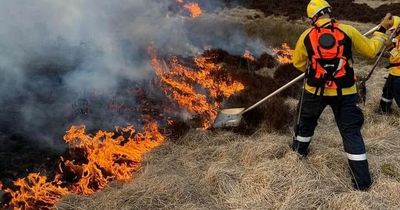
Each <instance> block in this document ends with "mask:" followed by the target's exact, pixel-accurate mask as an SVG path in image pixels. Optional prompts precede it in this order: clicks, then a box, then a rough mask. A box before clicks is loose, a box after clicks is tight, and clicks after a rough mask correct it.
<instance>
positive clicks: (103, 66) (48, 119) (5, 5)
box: [0, 0, 264, 147]
mask: <svg viewBox="0 0 400 210" xmlns="http://www.w3.org/2000/svg"><path fill="white" fill-rule="evenodd" d="M199 3H200V5H202V6H203V8H204V9H205V10H206V12H207V11H208V12H210V13H212V12H218V10H219V9H220V8H222V6H223V2H220V1H212V0H209V1H205V0H203V1H200V2H199ZM150 45H154V46H155V47H156V48H157V49H159V50H160V52H163V53H171V52H173V53H174V54H179V55H186V56H187V55H193V54H195V53H198V52H201V51H202V50H203V49H204V48H205V47H215V48H222V49H224V50H227V51H229V52H231V53H234V54H241V53H242V52H243V51H244V49H250V50H253V52H255V53H256V54H257V52H260V51H261V50H263V48H264V47H263V46H264V45H263V43H261V42H259V41H257V40H252V39H250V38H247V36H246V34H245V33H244V32H242V31H241V30H240V29H238V28H237V27H235V26H234V25H233V24H227V23H224V22H223V21H218V20H212V19H207V18H202V17H199V18H197V19H192V18H190V17H189V16H188V14H187V12H185V11H184V10H183V9H182V8H181V6H180V5H179V4H177V3H176V1H175V0H69V1H54V0H34V1H32V0H3V1H1V2H0V49H1V50H0V73H1V76H0V107H1V110H0V131H1V132H21V133H24V135H25V136H29V137H30V138H32V140H34V142H36V143H37V144H39V145H42V144H43V145H46V146H50V147H58V146H59V145H62V143H61V142H62V141H61V135H62V134H63V133H64V131H65V129H67V128H68V126H69V125H71V124H72V123H76V122H80V121H79V120H77V117H76V115H74V114H73V113H74V107H80V106H86V105H87V104H89V106H90V105H92V104H95V105H97V106H105V105H104V102H101V101H100V100H97V101H96V100H94V99H91V98H90V95H93V94H95V95H96V96H97V97H98V96H100V98H102V97H103V98H108V97H112V96H113V95H115V92H117V91H118V89H119V88H120V86H121V84H123V83H127V82H128V83H135V82H140V81H143V80H148V79H151V78H152V77H153V71H152V69H151V66H150V65H149V62H148V55H147V51H146V49H147V47H148V46H150ZM122 100H130V103H132V104H134V99H133V98H132V99H122ZM94 117H97V119H98V120H99V121H102V122H106V123H109V124H111V125H113V124H114V123H128V122H129V120H128V119H126V118H125V116H119V117H118V119H114V120H110V119H107V116H103V115H101V114H96V116H94ZM80 120H82V119H80ZM89 121H90V120H89ZM85 123H89V124H90V122H86V121H85ZM57 137H58V138H57Z"/></svg>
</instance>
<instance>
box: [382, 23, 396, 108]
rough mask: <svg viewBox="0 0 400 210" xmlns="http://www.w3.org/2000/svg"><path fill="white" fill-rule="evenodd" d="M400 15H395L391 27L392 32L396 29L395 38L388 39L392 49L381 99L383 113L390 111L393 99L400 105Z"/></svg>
mask: <svg viewBox="0 0 400 210" xmlns="http://www.w3.org/2000/svg"><path fill="white" fill-rule="evenodd" d="M399 25H400V17H394V25H393V27H392V28H391V29H390V31H391V32H393V31H396V32H395V33H396V34H395V38H394V39H393V40H388V42H389V44H388V46H389V49H390V48H392V50H391V51H390V57H389V63H390V65H389V66H388V67H387V68H388V69H389V76H388V77H387V78H386V83H385V86H384V87H383V91H382V98H381V101H380V110H381V112H382V113H390V112H391V108H392V104H393V99H394V100H395V101H396V104H397V106H399V107H400V30H398V27H399Z"/></svg>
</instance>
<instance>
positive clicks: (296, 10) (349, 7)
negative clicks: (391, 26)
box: [226, 0, 400, 23]
mask: <svg viewBox="0 0 400 210" xmlns="http://www.w3.org/2000/svg"><path fill="white" fill-rule="evenodd" d="M226 1H227V2H230V3H232V2H235V1H232V0H226ZM236 2H237V1H236ZM308 3H309V0H297V1H292V0H280V1H276V0H250V1H247V0H244V1H240V4H241V5H243V6H245V7H248V8H251V9H258V10H261V11H262V12H264V14H265V15H266V16H270V15H283V16H287V17H289V18H290V19H301V18H305V17H306V12H305V8H306V7H307V4H308ZM329 3H330V4H331V5H332V7H333V8H334V9H333V16H334V17H335V18H338V19H342V20H351V21H359V22H372V23H377V22H379V21H380V20H381V19H382V18H383V17H384V16H385V14H386V13H388V12H390V13H392V14H400V3H389V2H388V4H386V5H382V6H379V7H378V8H375V9H374V8H371V7H370V6H368V5H367V4H358V3H354V0H331V1H329Z"/></svg>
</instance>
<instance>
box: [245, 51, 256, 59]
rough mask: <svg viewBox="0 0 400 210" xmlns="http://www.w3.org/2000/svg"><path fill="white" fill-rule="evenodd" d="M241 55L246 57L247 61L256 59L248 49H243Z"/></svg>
mask: <svg viewBox="0 0 400 210" xmlns="http://www.w3.org/2000/svg"><path fill="white" fill-rule="evenodd" d="M243 57H244V58H246V59H247V60H249V61H255V60H256V59H255V58H254V56H253V55H252V54H251V52H250V51H248V50H245V51H244V54H243Z"/></svg>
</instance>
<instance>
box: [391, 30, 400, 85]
mask: <svg viewBox="0 0 400 210" xmlns="http://www.w3.org/2000/svg"><path fill="white" fill-rule="evenodd" d="M395 41H396V43H395V47H394V48H393V49H392V50H391V51H390V58H389V62H390V65H391V67H389V74H391V75H393V76H398V77H399V76H400V36H398V37H397V38H395ZM397 65H399V66H397Z"/></svg>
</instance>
